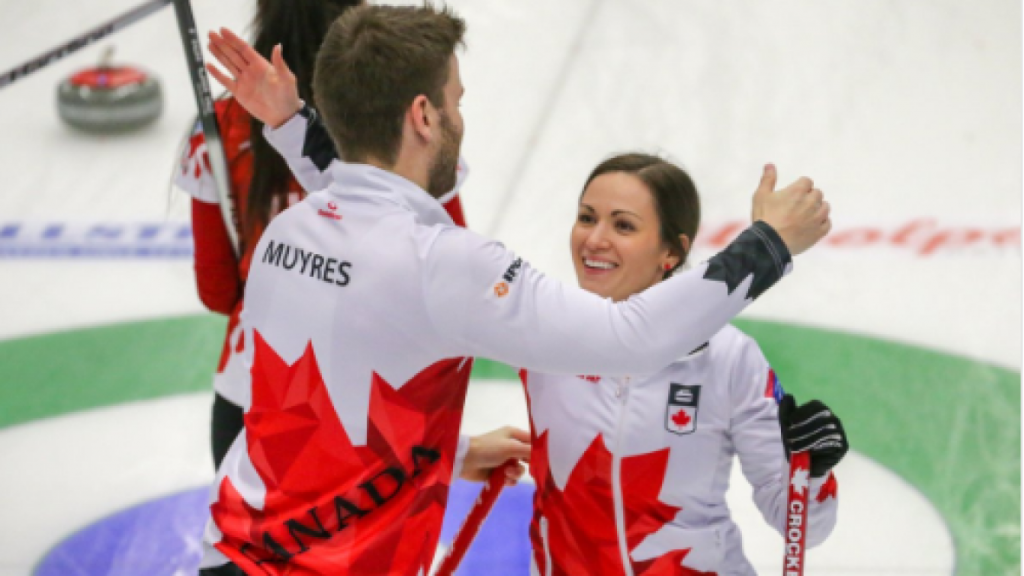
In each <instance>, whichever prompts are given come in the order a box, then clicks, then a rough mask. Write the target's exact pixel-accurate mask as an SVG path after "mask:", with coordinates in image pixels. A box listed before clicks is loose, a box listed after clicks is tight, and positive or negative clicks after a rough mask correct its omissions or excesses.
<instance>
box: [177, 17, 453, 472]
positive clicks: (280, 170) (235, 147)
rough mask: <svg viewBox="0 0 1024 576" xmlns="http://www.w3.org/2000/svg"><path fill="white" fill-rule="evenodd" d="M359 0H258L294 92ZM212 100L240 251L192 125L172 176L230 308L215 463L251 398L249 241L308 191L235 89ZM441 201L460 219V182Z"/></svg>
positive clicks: (202, 266) (218, 386)
mask: <svg viewBox="0 0 1024 576" xmlns="http://www.w3.org/2000/svg"><path fill="white" fill-rule="evenodd" d="M362 3H363V2H362V0H308V1H303V2H288V1H286V0H260V1H259V3H258V5H257V9H256V17H255V20H254V23H253V31H254V37H255V41H254V43H253V45H254V48H255V49H256V51H258V52H259V53H260V54H262V55H263V56H265V57H267V58H276V59H278V60H282V61H283V62H286V63H287V65H288V67H289V68H290V69H291V70H292V71H294V75H295V83H296V85H297V87H298V91H299V94H300V96H301V97H302V98H303V99H304V100H306V101H312V98H313V94H312V83H313V65H314V62H315V61H316V55H317V52H318V51H319V49H320V44H321V43H322V41H323V38H324V35H325V34H326V32H327V29H328V27H329V26H330V24H331V23H332V22H333V21H334V20H335V19H337V18H338V16H340V15H341V14H342V13H343V12H344V11H345V10H347V9H348V8H350V7H353V6H358V5H360V4H362ZM281 44H286V45H287V46H288V51H287V53H283V51H282V50H281V48H280V45H281ZM215 110H216V113H217V122H218V125H219V127H220V132H221V137H222V139H223V142H224V149H225V155H226V157H227V160H228V168H229V170H230V174H229V177H230V183H231V190H230V192H229V193H230V198H231V203H232V206H231V213H232V215H233V217H234V218H233V220H234V221H233V222H232V224H231V225H232V226H234V228H235V232H236V234H237V236H238V238H239V243H240V246H239V254H240V255H236V253H235V251H234V249H233V248H232V246H231V241H230V239H229V235H228V230H227V224H226V223H225V222H224V219H223V217H222V213H221V209H220V206H219V199H218V195H217V191H216V186H215V184H214V180H213V177H212V174H211V173H210V167H209V161H208V160H207V158H206V142H205V139H204V137H203V133H202V129H201V127H199V126H198V125H197V126H196V127H195V129H194V131H193V133H192V135H191V137H190V138H189V140H188V144H187V146H186V147H185V149H184V153H183V157H182V160H181V169H180V171H179V173H178V174H177V177H176V179H175V183H176V184H177V185H178V187H180V188H182V189H183V190H185V191H186V192H187V193H188V194H189V195H190V196H191V197H192V235H193V239H194V242H195V270H196V287H197V289H198V293H199V298H200V300H201V301H202V302H203V304H204V305H205V306H206V307H207V308H208V309H209V310H210V311H212V312H217V313H219V314H224V315H225V316H228V318H229V320H228V327H227V334H226V335H225V339H224V346H223V350H222V352H221V355H220V361H219V363H218V365H217V372H216V374H215V375H214V382H213V384H214V390H215V392H216V395H215V398H214V404H213V420H212V434H211V441H212V450H213V459H214V463H215V465H217V466H219V465H220V462H221V460H222V459H223V458H224V454H225V453H226V452H227V450H228V448H229V447H230V446H231V442H232V441H234V439H235V437H236V436H237V435H238V433H239V432H240V431H241V430H242V426H243V424H242V422H243V410H244V407H245V406H246V405H247V404H248V401H249V381H250V377H249V371H248V368H247V367H246V366H244V365H243V362H242V352H243V351H244V350H245V347H246V346H247V345H248V344H249V343H247V342H245V341H244V339H243V337H242V331H241V329H240V328H239V322H238V320H239V313H240V312H241V310H242V307H243V306H242V293H243V290H244V287H245V281H246V278H247V277H248V274H249V264H250V261H251V259H252V253H253V249H254V248H255V246H256V243H257V242H258V241H259V238H260V236H261V234H262V233H263V230H264V229H265V228H266V226H267V224H268V222H269V221H270V220H271V219H272V218H273V217H274V216H276V215H277V214H278V213H279V212H281V211H282V210H284V209H285V208H287V207H289V206H291V205H292V204H295V203H296V202H298V201H300V200H302V198H303V197H304V196H305V192H304V191H303V189H302V187H301V186H300V184H299V183H298V182H297V181H296V180H295V178H294V177H293V176H292V174H291V171H290V170H289V169H288V166H287V164H286V163H285V161H284V159H282V158H281V156H280V155H279V154H277V153H276V152H275V151H274V150H273V148H271V146H270V145H269V144H268V143H267V141H266V139H265V138H264V136H263V123H262V122H260V121H259V120H257V119H256V118H253V117H252V116H250V115H249V113H248V112H246V111H245V109H244V108H242V106H240V105H239V104H238V102H237V101H236V100H235V99H234V98H225V99H223V100H219V101H218V102H217V103H216V104H215ZM322 145H324V146H329V147H330V151H331V156H332V157H336V156H337V155H336V153H334V151H333V144H332V143H331V142H330V140H329V139H327V140H326V141H325V142H323V143H322ZM314 161H316V158H315V157H314ZM461 180H462V179H461V178H460V182H461ZM445 208H446V210H447V211H448V212H449V214H451V216H452V219H453V220H454V221H455V223H456V224H458V225H460V226H464V225H465V220H464V217H463V214H462V206H461V203H460V200H459V197H458V194H457V191H453V194H451V195H450V196H449V197H448V198H447V202H446V203H445Z"/></svg>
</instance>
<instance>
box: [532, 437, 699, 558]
mask: <svg viewBox="0 0 1024 576" xmlns="http://www.w3.org/2000/svg"><path fill="white" fill-rule="evenodd" d="M668 454H669V451H668V449H664V450H658V451H656V452H650V453H648V454H639V455H636V456H627V457H625V458H623V459H622V461H621V475H620V476H621V480H622V486H623V487H624V489H623V490H622V499H623V502H622V507H623V514H624V525H625V530H626V546H627V549H629V550H633V549H635V548H636V547H637V546H638V545H639V544H640V543H641V542H643V540H644V539H645V538H646V537H647V536H649V535H650V534H653V533H654V532H657V531H658V530H659V529H660V528H661V527H662V526H664V525H665V524H667V523H668V522H671V521H672V519H673V518H675V516H676V514H677V513H678V512H679V510H680V508H678V507H676V506H669V505H667V504H665V503H663V502H661V500H660V499H659V498H658V495H659V493H660V492H661V485H662V480H663V479H664V477H665V471H666V468H667V465H668ZM612 466H613V461H612V455H611V453H610V452H609V451H608V449H607V448H606V447H605V445H604V438H603V436H602V435H600V434H598V435H597V437H596V438H595V439H594V441H593V442H592V443H591V444H590V446H589V447H588V448H587V450H586V451H585V452H584V453H583V456H582V457H581V458H580V460H579V462H578V463H577V464H576V467H575V468H573V470H572V473H571V474H570V475H569V480H568V482H567V483H566V486H565V489H564V490H559V489H558V486H557V485H556V484H555V481H554V479H553V477H552V476H551V472H550V469H549V467H548V433H547V432H544V433H543V434H541V435H540V437H539V438H535V439H534V442H533V450H532V455H531V458H530V473H531V475H532V476H533V477H534V479H535V480H536V481H537V493H536V497H535V499H534V517H533V522H532V523H531V526H530V538H531V540H532V541H533V549H534V557H535V558H536V561H537V564H538V567H539V568H540V571H541V573H545V574H546V573H549V572H548V570H550V573H551V574H559V575H572V576H579V575H590V576H604V575H609V576H611V575H616V576H617V575H620V574H622V573H623V572H624V570H623V566H622V555H621V553H620V551H619V544H618V539H617V536H616V531H615V526H616V522H615V503H614V499H613V495H612V491H613V484H612ZM542 516H543V517H544V518H546V520H547V535H546V538H545V536H544V535H543V534H542V528H541V526H540V518H541V517H542ZM545 545H546V546H547V551H548V554H545ZM689 552H690V549H689V548H687V549H684V550H676V551H673V552H670V553H668V554H664V555H662V556H661V557H659V558H655V559H652V560H648V561H642V562H636V561H632V560H631V563H632V569H633V573H634V574H636V575H637V576H641V575H642V576H701V575H704V576H713V575H712V574H706V573H703V572H697V571H694V570H692V569H689V568H686V567H684V566H681V565H680V562H681V561H682V560H683V558H685V557H686V555H687V554H688V553H689ZM548 555H550V560H551V564H552V565H551V566H550V567H548V566H547V561H548Z"/></svg>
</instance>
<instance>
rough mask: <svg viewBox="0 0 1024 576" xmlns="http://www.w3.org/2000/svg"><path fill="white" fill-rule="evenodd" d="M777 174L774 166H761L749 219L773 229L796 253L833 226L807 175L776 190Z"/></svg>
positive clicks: (828, 209) (826, 232)
mask: <svg viewBox="0 0 1024 576" xmlns="http://www.w3.org/2000/svg"><path fill="white" fill-rule="evenodd" d="M777 177H778V175H777V173H776V171H775V166H773V165H771V164H768V165H767V166H765V167H764V175H763V176H761V183H760V185H758V187H757V191H756V192H754V202H753V209H752V212H751V218H752V219H753V220H754V221H757V220H763V221H764V222H765V223H767V224H768V225H770V226H771V227H772V228H774V229H775V231H776V232H778V234H779V236H780V237H781V238H782V241H783V242H785V243H786V247H787V248H789V252H790V253H791V254H793V255H794V256H795V255H797V254H800V253H802V252H805V251H806V250H807V249H808V248H810V247H811V246H814V245H815V244H817V242H818V240H821V239H822V238H824V237H825V235H826V234H828V232H829V230H831V229H832V221H831V220H830V219H829V212H830V208H829V205H828V202H826V201H825V197H824V194H822V192H821V190H819V189H817V188H815V187H814V182H812V181H811V179H810V178H800V179H798V180H797V181H796V182H793V183H792V184H790V185H789V186H786V187H785V188H783V189H782V190H779V191H777V192H776V191H775V182H776V179H777Z"/></svg>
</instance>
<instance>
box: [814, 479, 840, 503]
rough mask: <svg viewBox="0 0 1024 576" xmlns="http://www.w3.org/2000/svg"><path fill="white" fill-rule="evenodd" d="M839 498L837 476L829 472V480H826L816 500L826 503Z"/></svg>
mask: <svg viewBox="0 0 1024 576" xmlns="http://www.w3.org/2000/svg"><path fill="white" fill-rule="evenodd" d="M838 496H839V481H838V480H836V475H835V474H833V473H831V472H829V473H828V478H826V479H825V483H824V484H822V485H821V488H819V489H818V496H817V497H816V498H815V500H817V501H818V502H824V501H825V500H828V499H829V498H837V497H838Z"/></svg>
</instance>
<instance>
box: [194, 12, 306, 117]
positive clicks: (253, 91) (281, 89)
mask: <svg viewBox="0 0 1024 576" xmlns="http://www.w3.org/2000/svg"><path fill="white" fill-rule="evenodd" d="M208 46H209V48H210V52H211V53H213V56H214V57H215V58H216V59H217V61H218V62H220V64H221V65H222V66H224V68H226V69H227V73H224V72H222V71H220V69H218V68H217V67H216V66H214V65H213V64H207V65H206V69H207V70H209V71H210V74H211V75H212V76H213V77H214V78H215V79H216V80H217V82H220V83H221V85H223V86H224V87H225V88H227V89H228V90H229V91H230V92H231V94H232V95H234V97H235V100H236V101H237V102H238V103H239V104H241V105H242V107H243V108H245V109H246V110H247V111H248V112H249V114H251V115H252V116H253V117H254V118H256V119H257V120H259V121H261V122H263V123H264V124H266V125H267V126H270V127H271V128H277V127H278V126H280V125H282V124H284V123H285V122H287V121H288V119H289V118H291V117H292V116H294V115H295V113H296V112H298V111H299V109H300V108H302V100H300V99H299V90H298V87H297V85H296V82H295V75H294V74H292V71H291V70H290V69H289V68H288V64H286V63H285V61H284V57H283V56H282V55H281V45H280V44H278V45H277V46H274V50H273V52H272V53H271V55H270V60H271V61H270V62H268V61H267V59H266V58H264V57H263V56H262V55H261V54H260V53H259V52H257V51H255V50H253V48H252V46H249V44H248V43H246V41H245V40H242V39H241V38H239V37H238V36H237V35H235V33H233V32H232V31H231V30H228V29H227V28H221V29H220V33H219V34H218V33H217V32H210V43H209V45H208Z"/></svg>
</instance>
